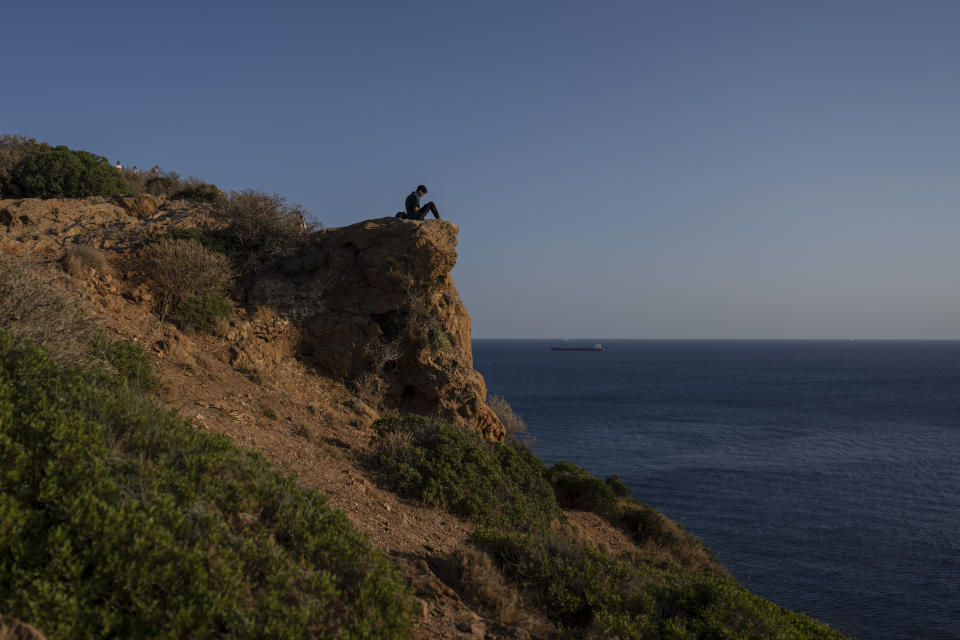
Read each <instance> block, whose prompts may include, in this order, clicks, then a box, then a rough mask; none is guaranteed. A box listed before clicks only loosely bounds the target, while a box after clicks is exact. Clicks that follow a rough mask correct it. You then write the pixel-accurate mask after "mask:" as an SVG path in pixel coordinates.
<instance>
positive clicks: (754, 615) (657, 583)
mask: <svg viewBox="0 0 960 640" xmlns="http://www.w3.org/2000/svg"><path fill="white" fill-rule="evenodd" d="M470 540H471V542H472V543H473V544H475V545H477V546H478V547H479V548H480V549H483V550H485V551H486V552H487V553H489V554H491V556H492V557H493V558H494V559H495V561H496V563H497V565H498V566H499V568H500V570H501V572H502V573H503V574H504V575H505V576H506V577H507V578H508V579H509V580H510V582H512V583H514V584H520V585H523V586H524V595H525V597H526V598H527V599H528V600H531V601H532V602H533V603H534V604H535V605H536V606H538V607H540V608H542V610H543V611H545V612H546V613H547V614H548V616H549V617H550V619H551V620H553V621H555V622H556V623H558V624H559V625H560V626H561V628H562V630H563V631H565V632H566V635H568V636H570V637H589V638H637V639H639V638H700V639H718V640H719V639H725V638H737V639H738V640H781V639H782V640H788V639H789V640H806V639H809V640H814V639H817V640H822V639H830V638H836V639H840V638H843V636H842V635H841V634H840V633H838V632H836V631H834V630H833V629H831V628H830V627H828V626H827V625H825V624H823V623H820V622H817V621H815V620H813V619H812V618H809V617H807V616H804V615H801V614H798V613H794V612H792V611H788V610H786V609H782V608H781V607H778V606H777V605H775V604H773V603H772V602H770V601H768V600H764V599H763V598H760V597H759V596H756V595H754V594H752V593H750V592H749V591H747V589H745V588H744V587H742V586H741V585H739V584H737V582H736V581H735V580H733V579H732V578H730V577H729V576H727V575H725V574H722V573H719V572H710V571H706V572H693V571H688V570H684V569H679V568H676V567H670V568H667V569H664V568H661V567H658V566H655V565H653V564H650V563H645V562H643V561H642V559H639V558H629V557H623V558H613V557H610V556H608V555H606V554H604V553H602V552H600V551H598V550H596V549H593V548H591V547H585V546H583V545H582V544H581V543H580V542H579V541H576V540H570V539H567V538H565V537H564V536H563V535H562V534H561V533H556V532H553V531H547V532H542V533H540V534H539V535H530V534H521V533H515V532H504V531H496V530H493V529H489V528H483V527H481V528H478V529H477V530H476V531H475V532H474V533H473V535H472V536H471V538H470Z"/></svg>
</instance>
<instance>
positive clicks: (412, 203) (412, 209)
mask: <svg viewBox="0 0 960 640" xmlns="http://www.w3.org/2000/svg"><path fill="white" fill-rule="evenodd" d="M425 195H427V188H426V187H425V186H423V185H422V184H421V185H419V186H418V187H417V189H416V191H414V192H413V193H411V194H410V195H408V196H407V199H406V201H405V202H404V203H403V206H404V207H406V209H407V210H406V211H400V212H398V213H397V215H396V217H397V218H400V219H401V220H423V219H424V218H426V217H427V214H428V213H430V212H431V211H432V212H433V217H434V218H436V219H437V220H439V219H440V214H439V213H437V205H435V204H433V202H432V201H431V202H428V203H427V204H425V205H423V206H422V207H421V206H420V198H422V197H423V196H425Z"/></svg>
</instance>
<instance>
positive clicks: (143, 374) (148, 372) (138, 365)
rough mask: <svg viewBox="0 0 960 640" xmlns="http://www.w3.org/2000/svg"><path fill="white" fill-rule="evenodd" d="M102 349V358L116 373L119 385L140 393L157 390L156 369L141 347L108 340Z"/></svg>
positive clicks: (123, 341)
mask: <svg viewBox="0 0 960 640" xmlns="http://www.w3.org/2000/svg"><path fill="white" fill-rule="evenodd" d="M102 349H103V354H104V358H105V359H106V361H107V362H108V363H109V364H110V366H111V367H112V368H113V369H114V370H115V371H116V377H117V379H118V381H119V382H120V383H122V384H124V385H126V386H129V387H131V388H133V389H139V390H141V391H152V390H154V389H156V388H157V386H158V382H157V377H156V367H155V366H154V364H153V359H152V358H151V357H150V354H149V353H147V350H146V349H144V348H143V345H140V344H134V343H132V342H126V341H125V340H108V341H106V342H105V343H104V344H103V346H102Z"/></svg>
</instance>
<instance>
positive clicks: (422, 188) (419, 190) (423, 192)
mask: <svg viewBox="0 0 960 640" xmlns="http://www.w3.org/2000/svg"><path fill="white" fill-rule="evenodd" d="M417 194H419V195H420V197H423V196H425V195H427V188H426V187H425V186H423V185H422V184H421V185H417Z"/></svg>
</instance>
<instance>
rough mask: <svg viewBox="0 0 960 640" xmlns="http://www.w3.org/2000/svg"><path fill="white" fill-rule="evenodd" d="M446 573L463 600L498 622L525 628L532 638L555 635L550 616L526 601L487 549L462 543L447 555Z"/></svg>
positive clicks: (447, 578)
mask: <svg viewBox="0 0 960 640" xmlns="http://www.w3.org/2000/svg"><path fill="white" fill-rule="evenodd" d="M443 573H444V576H443V578H444V579H445V580H446V581H447V582H448V584H450V585H451V586H452V587H453V588H454V590H456V591H457V593H458V594H460V597H461V598H463V599H464V601H466V602H467V603H468V604H470V605H472V606H474V607H477V608H478V609H480V610H482V611H483V612H485V613H486V614H487V615H489V616H490V617H492V618H493V619H494V620H496V621H497V622H498V623H500V624H502V625H507V626H512V627H517V628H520V629H523V630H524V631H525V632H526V635H528V636H529V637H533V638H549V637H554V636H555V635H556V629H555V628H554V627H553V625H552V624H551V623H550V621H549V620H547V619H546V618H545V617H544V616H543V615H541V614H540V613H539V612H537V611H533V610H530V609H529V608H528V607H526V606H525V605H524V603H523V599H522V598H521V597H520V593H519V592H518V591H517V588H516V586H515V585H512V584H510V583H509V582H507V580H506V579H505V578H504V577H503V575H502V574H501V573H500V570H499V569H497V566H496V564H495V563H494V561H493V558H491V557H490V555H489V554H488V553H486V552H485V551H482V550H481V549H478V548H476V547H475V546H473V545H469V544H468V545H464V546H462V547H460V548H459V549H457V550H456V551H454V552H453V553H452V554H450V555H449V556H448V557H447V558H446V561H445V562H444V566H443ZM521 637H522V636H521Z"/></svg>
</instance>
